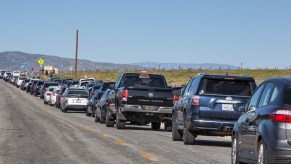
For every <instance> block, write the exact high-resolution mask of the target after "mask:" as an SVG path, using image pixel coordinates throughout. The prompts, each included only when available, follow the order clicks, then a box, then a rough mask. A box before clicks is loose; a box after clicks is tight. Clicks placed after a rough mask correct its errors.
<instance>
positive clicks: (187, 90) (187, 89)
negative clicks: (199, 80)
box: [183, 79, 194, 96]
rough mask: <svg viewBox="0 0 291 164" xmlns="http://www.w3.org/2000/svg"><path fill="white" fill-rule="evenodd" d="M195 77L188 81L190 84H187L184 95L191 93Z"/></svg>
mask: <svg viewBox="0 0 291 164" xmlns="http://www.w3.org/2000/svg"><path fill="white" fill-rule="evenodd" d="M193 81H194V79H191V81H189V82H188V84H187V85H186V87H185V89H184V91H183V92H184V96H187V95H189V89H190V88H191V84H192V83H193Z"/></svg>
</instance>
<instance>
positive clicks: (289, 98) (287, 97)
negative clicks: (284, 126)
mask: <svg viewBox="0 0 291 164" xmlns="http://www.w3.org/2000/svg"><path fill="white" fill-rule="evenodd" d="M284 104H285V105H286V106H287V107H288V108H290V107H291V86H288V87H286V88H285V91H284Z"/></svg>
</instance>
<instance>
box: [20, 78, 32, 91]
mask: <svg viewBox="0 0 291 164" xmlns="http://www.w3.org/2000/svg"><path fill="white" fill-rule="evenodd" d="M29 82H30V79H25V80H23V81H22V83H21V85H20V89H21V90H23V91H24V90H26V87H27V85H28V83H29Z"/></svg>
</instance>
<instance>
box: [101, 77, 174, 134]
mask: <svg viewBox="0 0 291 164" xmlns="http://www.w3.org/2000/svg"><path fill="white" fill-rule="evenodd" d="M108 99H109V101H108V103H109V109H108V112H106V117H109V118H107V119H106V120H107V121H110V122H111V123H114V120H116V121H115V123H116V128H117V129H123V128H125V123H126V122H130V124H134V125H146V124H149V123H151V128H152V129H153V130H159V129H160V127H161V122H165V125H166V126H165V127H166V128H167V127H170V126H171V119H172V118H171V117H172V108H173V93H172V88H170V87H168V85H167V82H166V80H165V78H164V76H162V75H155V74H145V73H141V74H139V73H123V74H121V75H120V76H119V78H118V79H117V81H116V83H115V87H114V89H113V90H112V91H111V92H110V93H109V95H108ZM169 123H170V124H169Z"/></svg>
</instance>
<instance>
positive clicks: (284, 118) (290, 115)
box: [269, 108, 291, 123]
mask: <svg viewBox="0 0 291 164" xmlns="http://www.w3.org/2000/svg"><path fill="white" fill-rule="evenodd" d="M269 117H270V119H271V120H273V121H276V122H284V123H291V109H290V108H282V109H277V110H276V111H275V112H272V113H271V114H269Z"/></svg>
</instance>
